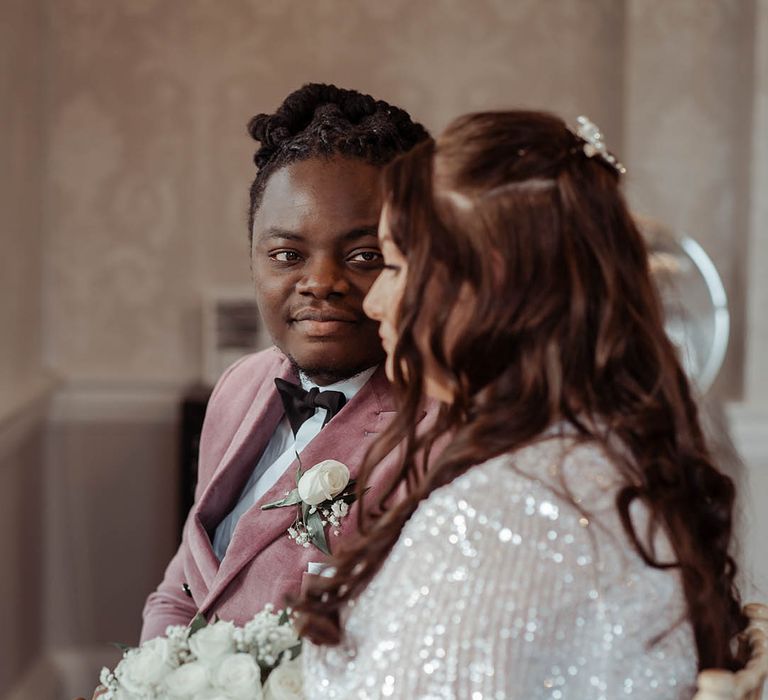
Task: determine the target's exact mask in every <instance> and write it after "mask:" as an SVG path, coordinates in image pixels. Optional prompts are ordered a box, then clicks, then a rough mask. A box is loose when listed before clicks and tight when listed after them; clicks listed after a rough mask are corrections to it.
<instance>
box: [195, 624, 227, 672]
mask: <svg viewBox="0 0 768 700" xmlns="http://www.w3.org/2000/svg"><path fill="white" fill-rule="evenodd" d="M189 650H190V651H191V652H192V653H193V654H194V655H195V656H196V657H197V658H198V659H199V660H200V661H202V662H203V663H205V664H208V665H209V666H210V665H212V664H215V663H216V662H217V661H218V660H219V659H221V657H222V656H226V655H227V654H232V653H233V652H234V651H235V625H234V624H233V623H231V622H222V621H219V622H217V623H216V624H214V625H208V626H207V627H203V628H202V629H200V630H198V631H197V632H195V633H194V634H193V635H192V636H191V637H190V638H189Z"/></svg>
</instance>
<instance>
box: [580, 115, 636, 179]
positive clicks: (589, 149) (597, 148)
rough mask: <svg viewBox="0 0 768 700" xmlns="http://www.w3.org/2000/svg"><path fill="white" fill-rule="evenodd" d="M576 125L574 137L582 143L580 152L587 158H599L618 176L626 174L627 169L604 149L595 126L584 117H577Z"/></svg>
mask: <svg viewBox="0 0 768 700" xmlns="http://www.w3.org/2000/svg"><path fill="white" fill-rule="evenodd" d="M576 123H577V124H578V126H577V127H576V136H577V137H578V138H580V139H581V140H582V141H583V142H584V145H583V146H582V150H583V151H584V155H585V156H587V158H593V157H594V156H600V157H601V158H602V159H603V160H604V161H605V162H606V163H608V165H610V166H611V167H612V168H613V169H614V170H615V171H616V172H617V173H619V174H620V175H623V174H624V173H626V172H627V169H626V168H625V167H624V166H623V165H622V164H621V163H620V162H619V161H618V160H616V158H615V157H614V155H613V154H612V153H610V151H608V149H607V148H606V146H605V142H604V141H603V134H602V132H601V131H600V128H599V127H598V126H597V124H595V123H594V122H593V121H590V119H589V118H587V117H584V116H581V117H577V118H576Z"/></svg>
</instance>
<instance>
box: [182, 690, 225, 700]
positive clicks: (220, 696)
mask: <svg viewBox="0 0 768 700" xmlns="http://www.w3.org/2000/svg"><path fill="white" fill-rule="evenodd" d="M191 700H232V698H231V697H230V696H229V695H227V694H226V693H225V692H223V691H221V690H203V691H202V692H200V693H197V694H196V695H194V696H192V699H191Z"/></svg>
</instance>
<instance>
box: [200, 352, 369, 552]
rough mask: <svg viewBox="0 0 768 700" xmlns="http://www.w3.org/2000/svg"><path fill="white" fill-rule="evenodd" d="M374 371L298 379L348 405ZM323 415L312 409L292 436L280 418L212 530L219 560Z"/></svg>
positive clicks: (318, 426) (314, 433)
mask: <svg viewBox="0 0 768 700" xmlns="http://www.w3.org/2000/svg"><path fill="white" fill-rule="evenodd" d="M375 371H376V367H371V368H370V369H367V370H365V371H364V372H360V374H356V375H355V376H354V377H350V378H349V379H345V380H344V381H341V382H336V383H335V384H329V385H328V386H318V385H317V384H315V383H313V382H312V381H310V380H309V379H308V378H307V377H306V376H305V375H304V374H302V373H299V380H300V381H301V386H302V387H303V388H304V389H305V390H306V391H309V390H310V389H311V388H312V387H315V386H316V387H317V388H318V389H320V391H340V392H341V393H342V394H344V396H345V397H346V399H347V402H349V401H350V400H351V399H352V397H353V396H355V394H357V392H358V391H360V389H362V388H363V387H364V386H365V385H366V383H367V382H368V380H369V379H370V378H371V376H372V375H373V373H374V372H375ZM327 414H328V411H327V410H326V409H324V408H318V409H317V410H315V414H314V415H313V416H311V417H310V418H308V419H307V420H306V421H304V423H302V424H301V427H300V428H299V430H298V432H297V433H296V436H295V437H294V435H293V431H292V430H291V425H290V423H289V422H288V417H287V416H283V419H282V420H281V421H280V423H279V424H278V426H277V428H276V430H275V432H274V434H273V435H272V437H271V438H270V440H269V442H268V443H267V446H266V447H265V448H264V452H262V454H261V457H260V458H259V461H258V462H257V463H256V466H255V467H254V470H253V472H252V473H251V476H250V478H249V479H248V482H247V483H246V484H245V487H244V488H243V492H242V493H241V495H240V499H239V501H238V502H237V505H236V506H235V507H234V509H233V510H232V512H231V513H230V514H229V515H228V516H227V517H226V518H224V520H222V521H221V522H220V523H219V525H218V527H217V528H216V532H215V534H214V536H213V551H214V553H215V554H216V556H217V557H218V559H219V561H221V560H222V559H223V558H224V554H225V553H226V551H227V547H229V543H230V541H231V540H232V535H233V533H234V532H235V527H236V526H237V522H238V520H240V518H241V516H242V515H243V514H244V513H245V512H246V511H248V510H249V509H250V508H251V507H252V506H253V505H254V503H256V501H258V500H259V499H260V498H261V497H262V496H263V495H264V494H265V493H266V492H267V491H269V489H270V488H272V486H273V485H274V484H275V483H277V480H278V479H279V478H280V477H281V476H282V475H283V472H285V470H286V469H287V468H288V466H289V465H290V464H291V463H292V462H293V460H294V459H296V454H297V453H298V454H299V455H301V452H302V450H303V449H304V448H305V447H306V446H307V445H308V444H309V443H310V442H312V440H313V439H314V438H315V437H316V436H317V434H318V433H319V432H320V429H321V428H322V427H323V422H324V421H325V418H326V415H327ZM305 466H306V465H305Z"/></svg>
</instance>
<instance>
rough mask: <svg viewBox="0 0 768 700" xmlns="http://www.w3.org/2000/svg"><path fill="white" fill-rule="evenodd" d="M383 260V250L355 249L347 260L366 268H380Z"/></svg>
mask: <svg viewBox="0 0 768 700" xmlns="http://www.w3.org/2000/svg"><path fill="white" fill-rule="evenodd" d="M382 261H383V257H382V255H381V251H378V250H373V249H370V250H355V251H353V252H352V253H351V254H350V255H349V256H348V257H347V262H350V263H352V264H354V265H358V266H360V267H365V268H374V267H375V268H380V267H381V264H382Z"/></svg>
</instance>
